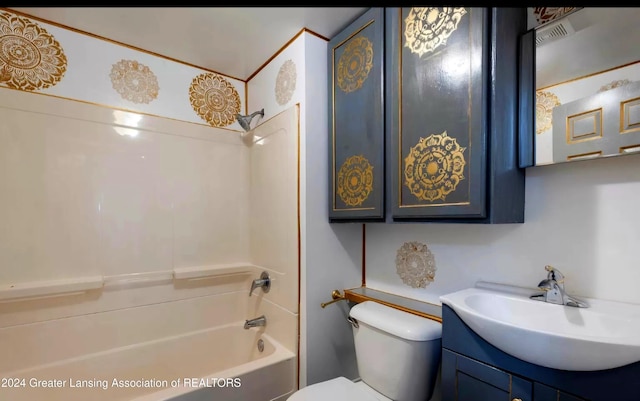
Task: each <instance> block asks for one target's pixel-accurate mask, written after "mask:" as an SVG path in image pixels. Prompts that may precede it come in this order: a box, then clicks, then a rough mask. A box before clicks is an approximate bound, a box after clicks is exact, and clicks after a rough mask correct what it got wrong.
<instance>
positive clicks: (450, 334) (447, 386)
mask: <svg viewBox="0 0 640 401" xmlns="http://www.w3.org/2000/svg"><path fill="white" fill-rule="evenodd" d="M558 307H559V308H562V307H563V306H560V305H558ZM522 346H523V347H526V346H527V344H522ZM570 357H571V356H570V355H568V356H567V358H570ZM441 374H442V401H454V400H455V401H463V400H467V399H469V398H461V395H464V394H469V392H476V393H478V392H480V394H485V393H486V394H496V397H497V398H488V397H484V396H480V395H478V396H477V397H476V398H475V400H494V399H495V400H505V401H506V400H508V401H512V400H514V399H517V398H520V399H522V401H525V399H527V398H522V397H529V398H528V399H529V400H531V401H611V400H615V401H639V400H640V385H638V378H639V377H640V362H636V363H633V364H630V365H626V366H622V367H619V368H615V369H606V370H598V371H567V370H559V369H551V368H546V367H543V366H538V365H534V364H531V363H528V362H525V361H523V360H521V359H518V358H515V357H513V356H511V355H509V354H507V353H505V352H503V351H501V350H499V349H498V348H496V347H494V346H493V345H491V344H489V343H488V342H487V341H485V340H484V339H482V338H481V337H480V336H478V335H477V334H476V333H475V332H474V331H473V330H471V328H469V326H467V325H466V324H465V323H464V322H463V321H462V319H460V317H459V316H458V315H457V314H456V313H455V312H454V311H453V309H451V308H450V307H449V306H448V305H443V306H442V372H441ZM507 378H511V387H507V386H506V383H507ZM521 383H529V384H530V387H526V388H525V387H522V386H523V385H522V384H521ZM525 386H526V384H525ZM508 388H511V393H509V392H507V389H508ZM516 388H517V389H518V391H520V390H519V389H523V391H522V393H518V394H515V393H514V389H516ZM527 389H529V391H530V393H529V395H525V394H527ZM520 394H523V395H522V397H521V396H520ZM509 397H511V398H509ZM471 399H473V398H471Z"/></svg>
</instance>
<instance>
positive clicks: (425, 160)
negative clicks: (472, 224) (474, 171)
mask: <svg viewBox="0 0 640 401" xmlns="http://www.w3.org/2000/svg"><path fill="white" fill-rule="evenodd" d="M465 150H466V148H463V147H461V146H460V145H459V144H458V141H457V140H456V138H452V137H450V136H448V135H447V131H444V132H443V133H442V134H432V135H429V136H428V137H426V138H420V140H419V141H418V143H417V144H416V145H415V146H414V147H412V148H411V149H410V150H409V154H408V155H407V157H406V158H405V159H404V165H405V167H404V179H405V181H404V184H405V185H406V186H407V187H408V188H409V191H411V193H412V194H413V195H415V196H416V197H417V198H418V199H420V200H423V201H430V202H431V201H436V200H442V201H444V200H445V198H446V196H447V195H449V194H450V193H451V192H453V191H455V190H456V187H457V186H458V184H459V183H460V181H462V180H463V179H464V178H465V177H464V174H463V173H464V166H465V165H466V161H465V158H464V151H465Z"/></svg>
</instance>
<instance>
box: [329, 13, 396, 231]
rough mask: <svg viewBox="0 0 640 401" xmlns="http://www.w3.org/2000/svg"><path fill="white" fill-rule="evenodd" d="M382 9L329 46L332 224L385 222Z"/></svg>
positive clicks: (338, 37) (333, 40)
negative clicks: (341, 222) (334, 222)
mask: <svg viewBox="0 0 640 401" xmlns="http://www.w3.org/2000/svg"><path fill="white" fill-rule="evenodd" d="M384 50H385V49H384V9H383V8H371V9H369V10H368V11H367V12H366V13H365V14H363V15H362V16H361V17H359V18H358V19H357V20H356V21H354V22H353V23H352V24H350V25H349V26H348V27H347V28H346V29H344V30H343V31H342V32H341V33H339V34H338V35H336V36H335V37H334V38H332V39H331V41H330V42H329V47H328V51H329V55H328V56H329V57H328V62H329V65H328V67H329V74H330V79H329V125H330V127H329V134H330V138H329V143H330V149H329V194H330V196H329V219H330V220H331V221H340V220H343V221H344V220H346V221H355V220H362V221H367V220H382V219H384V175H385V172H384V169H385V166H384V146H385V144H384V140H385V137H384V99H383V76H384Z"/></svg>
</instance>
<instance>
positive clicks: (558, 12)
mask: <svg viewBox="0 0 640 401" xmlns="http://www.w3.org/2000/svg"><path fill="white" fill-rule="evenodd" d="M576 8H577V7H534V8H533V15H534V16H535V17H536V21H537V22H538V25H540V24H544V23H545V22H549V21H553V20H556V19H558V18H560V17H562V16H563V15H565V14H568V13H570V12H571V11H573V10H575V9H576Z"/></svg>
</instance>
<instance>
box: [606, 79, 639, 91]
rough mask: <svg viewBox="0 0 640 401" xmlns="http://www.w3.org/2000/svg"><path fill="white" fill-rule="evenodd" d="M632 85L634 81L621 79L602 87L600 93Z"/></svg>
mask: <svg viewBox="0 0 640 401" xmlns="http://www.w3.org/2000/svg"><path fill="white" fill-rule="evenodd" d="M631 83H633V81H630V80H628V79H626V78H625V79H619V80H617V81H611V82H609V83H608V84H606V85H602V86H601V87H600V90H598V93H602V92H606V91H608V90H611V89H615V88H619V87H621V86H625V85H629V84H631Z"/></svg>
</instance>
